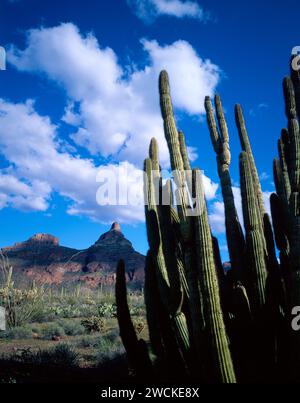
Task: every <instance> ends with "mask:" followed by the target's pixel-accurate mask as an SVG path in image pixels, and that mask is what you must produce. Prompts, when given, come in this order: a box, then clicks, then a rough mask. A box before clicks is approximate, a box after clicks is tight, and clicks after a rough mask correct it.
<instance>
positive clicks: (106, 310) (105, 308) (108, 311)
mask: <svg viewBox="0 0 300 403" xmlns="http://www.w3.org/2000/svg"><path fill="white" fill-rule="evenodd" d="M98 315H99V316H100V317H104V318H115V317H116V316H117V306H116V304H110V303H108V302H104V303H102V304H100V305H99V306H98Z"/></svg>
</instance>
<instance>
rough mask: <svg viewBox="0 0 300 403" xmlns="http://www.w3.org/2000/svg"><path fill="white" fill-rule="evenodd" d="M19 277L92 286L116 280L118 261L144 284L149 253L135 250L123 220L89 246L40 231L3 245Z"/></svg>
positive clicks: (136, 283)
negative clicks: (63, 243) (76, 245)
mask: <svg viewBox="0 0 300 403" xmlns="http://www.w3.org/2000/svg"><path fill="white" fill-rule="evenodd" d="M1 250H2V253H3V254H4V255H5V256H6V257H7V258H8V259H9V262H10V264H11V265H12V266H13V268H14V273H15V275H17V277H18V279H20V280H23V281H25V282H26V281H27V280H28V281H32V280H34V281H36V282H38V283H41V284H49V285H60V284H62V285H67V284H68V285H75V284H78V283H81V284H83V285H84V286H86V287H88V288H97V287H99V286H102V285H113V284H114V283H115V270H116V265H117V263H118V261H119V260H120V259H124V261H125V264H126V272H127V280H128V282H130V283H132V284H133V285H134V286H136V287H140V286H142V283H143V279H144V264H145V256H144V255H142V254H140V253H139V252H137V251H135V249H134V248H133V246H132V243H131V242H130V241H129V240H128V239H126V238H125V236H124V234H123V233H122V231H121V227H120V225H119V223H117V222H114V223H113V224H112V226H111V228H110V230H109V231H107V232H105V233H104V234H102V235H101V236H100V237H99V239H98V240H97V241H96V242H95V243H94V244H93V245H91V246H90V247H88V248H87V249H82V250H79V249H75V248H70V247H66V246H61V245H60V243H59V239H58V238H57V237H55V236H53V235H51V234H45V233H38V234H35V235H33V236H32V237H30V238H29V239H28V240H26V241H24V242H18V243H15V244H14V245H12V246H8V247H5V248H2V249H1Z"/></svg>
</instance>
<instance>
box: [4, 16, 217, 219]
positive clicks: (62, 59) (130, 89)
mask: <svg viewBox="0 0 300 403" xmlns="http://www.w3.org/2000/svg"><path fill="white" fill-rule="evenodd" d="M142 45H143V47H144V51H145V53H146V54H147V56H148V60H149V63H148V65H147V66H146V67H145V68H143V69H140V70H136V69H135V70H133V72H131V73H130V74H129V75H128V74H127V75H126V72H127V68H122V67H121V66H120V65H119V63H118V60H117V56H116V54H115V53H114V51H113V50H112V49H110V48H101V46H100V45H99V43H98V42H97V39H96V38H95V37H94V36H93V35H92V34H89V35H87V36H85V37H84V36H82V35H81V34H80V32H79V31H78V29H77V27H76V26H75V25H73V24H71V23H68V24H61V25H59V26H57V27H54V28H41V29H34V30H30V31H29V32H28V37H27V47H26V48H25V50H19V49H16V48H14V47H12V48H11V50H10V52H9V61H10V63H12V64H13V65H14V66H15V67H16V68H17V69H18V70H19V71H24V72H31V73H38V74H43V75H46V77H47V78H49V79H50V80H52V81H53V82H55V83H58V84H59V85H61V86H62V87H63V88H64V89H65V91H66V95H67V98H68V101H67V104H66V107H65V110H64V112H63V114H62V121H63V122H64V123H66V124H68V125H70V127H73V128H74V131H73V134H72V135H71V137H72V139H73V140H74V141H75V145H77V146H82V147H85V148H86V149H87V151H89V152H90V153H91V154H92V155H94V156H97V157H98V156H101V157H103V158H106V157H108V156H111V155H112V156H113V160H114V161H119V163H120V166H121V169H125V167H126V169H127V170H129V172H130V176H132V177H134V176H136V175H138V174H139V173H140V170H139V169H137V168H136V167H137V166H138V167H141V166H142V160H143V159H144V158H145V157H146V155H147V153H148V146H149V142H150V139H151V138H152V137H153V136H155V137H156V138H157V140H158V142H159V145H160V158H161V162H162V166H165V167H168V165H169V156H168V151H167V146H166V142H165V139H164V134H163V125H162V119H161V116H160V111H159V100H158V84H157V81H158V75H159V72H160V71H161V70H162V69H167V70H168V72H169V75H170V81H171V89H172V94H173V101H174V107H175V109H176V110H177V109H178V110H181V111H184V112H186V113H189V114H194V115H199V114H204V108H203V101H204V96H205V95H210V96H212V95H213V93H214V91H215V87H216V85H217V84H218V81H219V75H220V70H219V68H218V67H217V66H215V65H213V64H212V63H211V62H210V61H208V60H202V59H201V58H200V57H199V55H198V54H197V53H196V52H195V50H194V49H193V48H192V46H191V45H190V44H189V43H187V42H185V41H177V42H174V43H173V44H171V45H166V46H160V45H159V44H158V43H157V42H156V41H146V40H144V41H142ZM125 75H126V78H125ZM183 76H184V77H185V80H183V79H182V77H183ZM59 129H60V127H59V126H55V125H54V124H53V123H52V122H51V120H50V118H49V117H45V116H41V115H39V114H38V113H37V112H36V110H35V105H34V102H33V101H31V100H29V101H27V102H26V103H24V104H14V103H11V102H7V101H4V100H0V149H1V152H2V154H3V155H4V156H5V158H6V159H7V161H9V163H10V164H11V165H10V167H9V169H7V170H6V172H5V173H4V174H5V175H6V177H5V178H4V179H3V181H4V182H5V181H6V182H9V180H10V181H12V182H13V181H14V182H13V183H14V185H15V190H9V189H8V188H7V187H6V189H4V188H3V191H2V190H1V187H0V207H1V206H2V207H4V206H6V205H13V206H14V207H16V208H19V209H28V210H30V209H31V210H40V211H45V210H46V209H47V207H48V205H49V203H50V200H51V195H52V194H53V192H57V193H58V194H60V195H61V196H64V197H66V198H67V200H68V201H69V202H68V213H69V214H74V215H85V216H88V217H89V218H92V219H94V220H98V221H101V222H110V221H112V220H119V221H121V222H130V223H134V222H139V221H143V219H144V213H143V208H142V207H141V208H137V207H135V206H102V207H101V206H99V205H97V203H96V192H97V188H98V186H99V184H97V183H96V175H97V170H98V168H99V167H97V166H96V165H95V163H94V162H93V161H92V160H91V159H87V158H81V157H80V156H79V155H78V150H77V149H76V147H74V146H71V145H70V143H68V141H66V140H65V139H64V140H63V139H62V138H60V137H59ZM7 133H10V135H9V136H7ZM24 139H26V141H24ZM189 154H190V156H191V159H192V160H194V159H196V158H197V150H196V149H195V148H194V147H189ZM74 155H76V157H75V156H74ZM108 167H109V168H111V169H113V170H116V169H117V166H116V164H115V165H107V164H106V165H104V166H102V169H108ZM7 175H10V176H11V177H10V178H9V177H8V176H7ZM12 178H13V179H12ZM123 179H124V178H123V177H121V179H120V181H121V184H122V181H123ZM4 182H3V183H4ZM17 185H18V186H17ZM6 186H7V185H6ZM204 186H205V191H206V197H207V199H208V200H213V199H214V198H215V195H216V191H217V188H218V185H217V184H215V183H213V182H212V181H211V180H210V179H209V178H208V177H206V176H204ZM133 187H136V185H133ZM136 190H137V189H136ZM137 193H138V191H137Z"/></svg>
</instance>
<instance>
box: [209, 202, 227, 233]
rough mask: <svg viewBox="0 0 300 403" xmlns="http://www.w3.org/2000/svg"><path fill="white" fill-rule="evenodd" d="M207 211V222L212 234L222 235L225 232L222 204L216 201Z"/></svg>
mask: <svg viewBox="0 0 300 403" xmlns="http://www.w3.org/2000/svg"><path fill="white" fill-rule="evenodd" d="M209 210H210V212H209V222H210V225H211V229H212V233H213V234H223V233H224V232H225V216H224V203H223V202H219V201H216V202H214V203H213V204H212V206H211V207H210V209H209Z"/></svg>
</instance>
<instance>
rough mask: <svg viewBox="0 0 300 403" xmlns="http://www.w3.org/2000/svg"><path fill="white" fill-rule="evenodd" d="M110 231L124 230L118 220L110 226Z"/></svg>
mask: <svg viewBox="0 0 300 403" xmlns="http://www.w3.org/2000/svg"><path fill="white" fill-rule="evenodd" d="M110 231H118V232H122V231H121V226H120V224H119V223H118V222H114V223H112V225H111V227H110Z"/></svg>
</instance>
